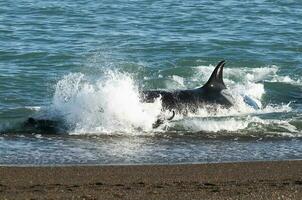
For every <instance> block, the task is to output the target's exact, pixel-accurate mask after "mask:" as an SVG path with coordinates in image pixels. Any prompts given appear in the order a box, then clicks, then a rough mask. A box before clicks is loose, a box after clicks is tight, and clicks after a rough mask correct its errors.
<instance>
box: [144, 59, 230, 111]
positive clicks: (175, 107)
mask: <svg viewBox="0 0 302 200" xmlns="http://www.w3.org/2000/svg"><path fill="white" fill-rule="evenodd" d="M224 65H225V61H221V62H219V63H218V65H217V66H216V67H215V69H214V71H213V72H212V75H211V77H210V79H209V80H208V81H207V83H206V84H205V85H204V86H202V87H199V88H196V89H188V90H175V91H164V90H147V91H142V92H141V101H142V102H145V103H153V102H154V101H155V100H156V99H157V98H161V101H162V108H163V110H169V111H174V112H176V113H179V114H185V113H187V112H195V111H196V110H197V109H198V108H200V107H202V106H205V105H209V104H211V105H221V106H222V107H227V108H228V107H231V106H232V105H233V104H232V102H231V101H230V98H228V96H227V95H226V93H225V92H223V91H224V90H225V89H226V86H225V84H224V82H223V76H222V75H223V67H224Z"/></svg>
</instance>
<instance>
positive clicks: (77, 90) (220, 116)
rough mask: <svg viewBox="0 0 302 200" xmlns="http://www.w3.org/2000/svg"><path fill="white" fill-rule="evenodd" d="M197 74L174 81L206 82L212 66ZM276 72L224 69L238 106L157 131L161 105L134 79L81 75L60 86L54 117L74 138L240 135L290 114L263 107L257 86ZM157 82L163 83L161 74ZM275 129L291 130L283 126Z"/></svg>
mask: <svg viewBox="0 0 302 200" xmlns="http://www.w3.org/2000/svg"><path fill="white" fill-rule="evenodd" d="M195 69H196V75H195V76H194V77H188V78H183V77H180V76H175V75H171V76H170V77H171V79H172V80H173V81H176V82H178V83H179V84H180V85H183V86H184V87H188V85H190V84H191V83H190V80H188V79H192V80H194V81H196V80H198V81H199V82H201V83H204V82H206V81H207V79H208V77H209V76H210V74H211V72H212V71H213V69H214V66H200V67H196V68H195ZM277 71H278V68H277V67H276V66H271V67H263V68H253V69H248V68H240V69H238V68H236V69H232V68H226V69H225V73H224V80H225V83H226V85H227V86H228V88H229V90H228V92H229V93H230V95H231V96H232V97H233V101H234V105H235V106H233V107H231V108H230V109H225V108H220V107H218V108H216V112H210V111H209V110H208V109H204V108H201V109H199V110H198V112H197V113H194V114H192V113H189V115H188V116H186V117H184V116H179V115H178V116H175V118H174V119H173V120H172V121H171V122H166V123H165V124H164V125H162V126H160V127H159V128H157V129H156V130H153V129H152V124H153V123H154V122H155V120H156V119H157V116H158V115H159V114H160V112H161V101H160V99H158V100H157V101H156V102H155V103H153V104H148V103H142V102H140V98H139V89H138V84H137V83H136V82H135V80H134V79H133V78H132V77H131V75H129V74H126V73H121V72H117V71H108V72H106V73H105V74H104V75H103V76H102V77H100V78H99V79H97V80H91V79H90V77H87V76H85V75H84V74H82V73H73V74H69V75H67V76H65V77H63V79H62V80H60V81H59V82H58V83H57V85H56V89H55V94H54V98H53V103H52V106H51V109H50V112H51V113H52V115H55V116H56V117H60V118H61V119H63V120H64V122H65V123H66V124H67V125H68V126H69V127H70V130H71V131H70V133H71V134H90V133H92V134H115V133H118V134H123V133H127V134H150V133H151V134H152V133H153V132H154V131H156V132H157V131H164V130H166V128H167V127H182V128H180V129H179V131H188V130H190V131H193V132H198V131H211V132H218V131H222V130H225V131H237V130H242V129H246V128H248V127H249V125H250V124H251V123H260V124H267V123H270V121H269V120H267V119H261V117H259V115H261V114H266V113H278V112H280V113H284V112H290V111H291V107H290V105H289V104H286V105H278V106H276V105H266V106H263V105H262V104H261V102H262V101H261V98H262V97H263V95H264V94H265V90H264V85H263V83H259V81H261V80H269V81H271V80H274V77H276V76H277V75H276V73H277ZM158 77H162V75H161V74H160V72H159V74H158ZM171 84H172V83H171ZM245 95H247V96H249V98H251V99H252V100H253V101H255V102H256V104H257V105H258V106H259V107H260V109H255V108H254V107H252V106H249V105H247V104H246V103H245V102H244V96H245ZM255 115H257V117H256V116H255ZM276 124H280V126H287V127H289V124H288V123H287V122H285V121H282V120H279V121H278V122H277V123H276ZM289 131H291V132H293V131H294V128H293V127H289Z"/></svg>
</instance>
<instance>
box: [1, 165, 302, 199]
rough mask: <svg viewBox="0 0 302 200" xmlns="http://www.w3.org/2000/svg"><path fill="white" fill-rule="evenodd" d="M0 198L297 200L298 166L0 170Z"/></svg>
mask: <svg viewBox="0 0 302 200" xmlns="http://www.w3.org/2000/svg"><path fill="white" fill-rule="evenodd" d="M0 199H182V200H183V199H302V161H280V162H279V161H278V162H245V163H224V164H223V163H220V164H184V165H139V166H137V165H129V166H65V167H64V166H63V167H62V166H60V167H0Z"/></svg>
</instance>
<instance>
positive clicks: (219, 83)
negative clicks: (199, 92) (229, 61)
mask: <svg viewBox="0 0 302 200" xmlns="http://www.w3.org/2000/svg"><path fill="white" fill-rule="evenodd" d="M224 64H225V61H224V60H223V61H220V62H219V63H218V65H217V66H216V67H215V69H214V71H213V72H212V75H211V77H210V78H209V80H208V81H207V83H206V84H204V86H202V88H203V89H207V90H212V91H221V90H223V89H226V86H225V84H224V82H223V76H222V74H223V67H224Z"/></svg>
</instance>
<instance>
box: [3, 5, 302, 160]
mask: <svg viewBox="0 0 302 200" xmlns="http://www.w3.org/2000/svg"><path fill="white" fill-rule="evenodd" d="M301 36H302V2H301V1H291V0H288V1H281V0H276V1H271V0H255V1H235V0H226V1H197V0H187V1H177V0H163V1H153V0H117V1H108V0H102V1H93V0H82V1H71V0H65V1H56V0H52V1H42V0H14V1H12V0H7V1H0V165H65V164H144V163H169V164H170V163H205V162H206V163H207V162H232V161H251V160H288V159H302V77H301V76H302V38H301ZM223 59H225V60H226V66H225V70H224V82H225V84H226V86H227V88H228V92H229V93H230V94H231V95H232V96H233V99H234V102H235V106H233V107H232V108H230V109H225V108H220V107H219V108H217V109H216V112H211V111H209V110H206V109H202V108H201V109H199V110H198V112H197V113H191V114H189V115H188V116H186V117H184V116H180V115H177V116H175V118H174V119H173V120H171V121H167V122H165V123H164V124H163V125H161V126H160V127H158V128H156V129H153V128H152V123H153V122H154V121H155V120H156V118H157V116H158V114H159V113H160V110H161V102H160V100H158V101H156V102H155V103H153V104H146V103H141V102H140V99H139V91H140V90H148V89H164V90H175V89H191V88H196V87H200V86H202V85H203V84H204V83H205V82H206V81H207V79H208V78H209V76H210V74H211V72H212V71H213V69H214V67H215V65H216V64H217V63H218V62H219V61H221V60H223ZM245 97H248V98H249V99H252V101H253V102H255V103H256V104H257V105H258V106H259V107H260V108H259V109H256V108H255V107H252V106H249V105H247V104H246V103H245V102H244V98H245ZM29 117H33V118H35V119H41V120H44V122H45V123H49V122H51V123H50V124H51V128H43V127H42V128H41V127H30V128H29V127H28V126H26V121H27V119H28V118H29Z"/></svg>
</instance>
